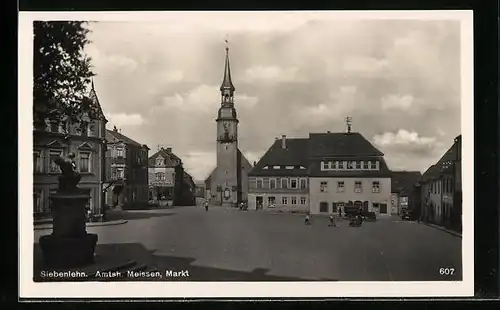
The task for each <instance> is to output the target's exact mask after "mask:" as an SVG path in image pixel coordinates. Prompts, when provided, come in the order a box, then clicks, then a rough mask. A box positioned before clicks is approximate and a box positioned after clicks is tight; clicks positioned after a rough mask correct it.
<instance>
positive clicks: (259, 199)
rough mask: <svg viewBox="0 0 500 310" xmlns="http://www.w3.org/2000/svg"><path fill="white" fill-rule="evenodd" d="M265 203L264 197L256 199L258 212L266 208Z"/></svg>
mask: <svg viewBox="0 0 500 310" xmlns="http://www.w3.org/2000/svg"><path fill="white" fill-rule="evenodd" d="M263 201H264V199H263V198H262V196H257V197H255V205H256V209H257V210H261V209H262V208H263V207H264V206H263Z"/></svg>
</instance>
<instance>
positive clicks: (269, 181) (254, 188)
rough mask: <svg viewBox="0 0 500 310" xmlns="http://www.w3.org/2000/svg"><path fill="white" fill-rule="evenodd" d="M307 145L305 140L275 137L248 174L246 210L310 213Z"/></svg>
mask: <svg viewBox="0 0 500 310" xmlns="http://www.w3.org/2000/svg"><path fill="white" fill-rule="evenodd" d="M307 144H308V139H290V138H287V137H286V136H285V135H283V136H282V137H281V139H279V138H276V140H275V141H274V144H273V145H272V146H271V147H270V148H269V150H268V151H267V152H266V153H265V154H264V155H263V156H262V158H261V159H260V160H259V161H258V162H257V163H256V164H255V166H254V167H253V168H252V170H250V172H249V173H248V184H249V188H248V209H249V210H259V209H268V208H273V207H274V208H276V209H277V210H284V211H285V210H286V211H307V210H309V193H308V189H309V184H308V183H309V182H308V173H307Z"/></svg>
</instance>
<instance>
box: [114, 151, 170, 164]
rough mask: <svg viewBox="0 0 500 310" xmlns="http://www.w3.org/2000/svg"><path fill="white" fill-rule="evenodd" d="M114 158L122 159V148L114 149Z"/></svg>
mask: <svg viewBox="0 0 500 310" xmlns="http://www.w3.org/2000/svg"><path fill="white" fill-rule="evenodd" d="M116 156H117V157H123V148H122V147H117V148H116ZM161 165H162V164H161Z"/></svg>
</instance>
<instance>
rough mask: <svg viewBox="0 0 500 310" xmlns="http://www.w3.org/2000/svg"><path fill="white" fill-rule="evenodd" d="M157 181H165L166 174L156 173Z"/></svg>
mask: <svg viewBox="0 0 500 310" xmlns="http://www.w3.org/2000/svg"><path fill="white" fill-rule="evenodd" d="M156 181H165V173H164V172H157V173H156Z"/></svg>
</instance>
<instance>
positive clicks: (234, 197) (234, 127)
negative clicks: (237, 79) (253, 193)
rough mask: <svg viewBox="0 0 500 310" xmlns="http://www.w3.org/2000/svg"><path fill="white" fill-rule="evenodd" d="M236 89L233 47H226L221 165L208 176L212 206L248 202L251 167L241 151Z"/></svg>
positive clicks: (220, 115)
mask: <svg viewBox="0 0 500 310" xmlns="http://www.w3.org/2000/svg"><path fill="white" fill-rule="evenodd" d="M234 91H235V87H234V85H233V82H232V80H231V68H230V65H229V48H227V47H226V61H225V68H224V78H223V81H222V85H221V87H220V92H221V106H220V108H219V111H218V115H217V119H216V120H215V121H216V123H217V137H216V154H217V164H216V167H215V169H214V170H213V171H212V173H211V174H210V175H209V176H208V178H207V181H209V182H206V183H209V184H208V186H207V192H208V193H207V196H208V199H209V202H210V203H211V204H212V205H221V206H232V205H235V204H237V203H239V202H241V201H245V200H247V189H248V184H247V182H248V171H249V170H250V169H251V165H250V163H249V162H248V160H247V159H246V158H245V156H244V155H243V153H242V152H241V151H240V150H239V148H238V123H239V120H238V117H237V113H236V109H235V107H234Z"/></svg>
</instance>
